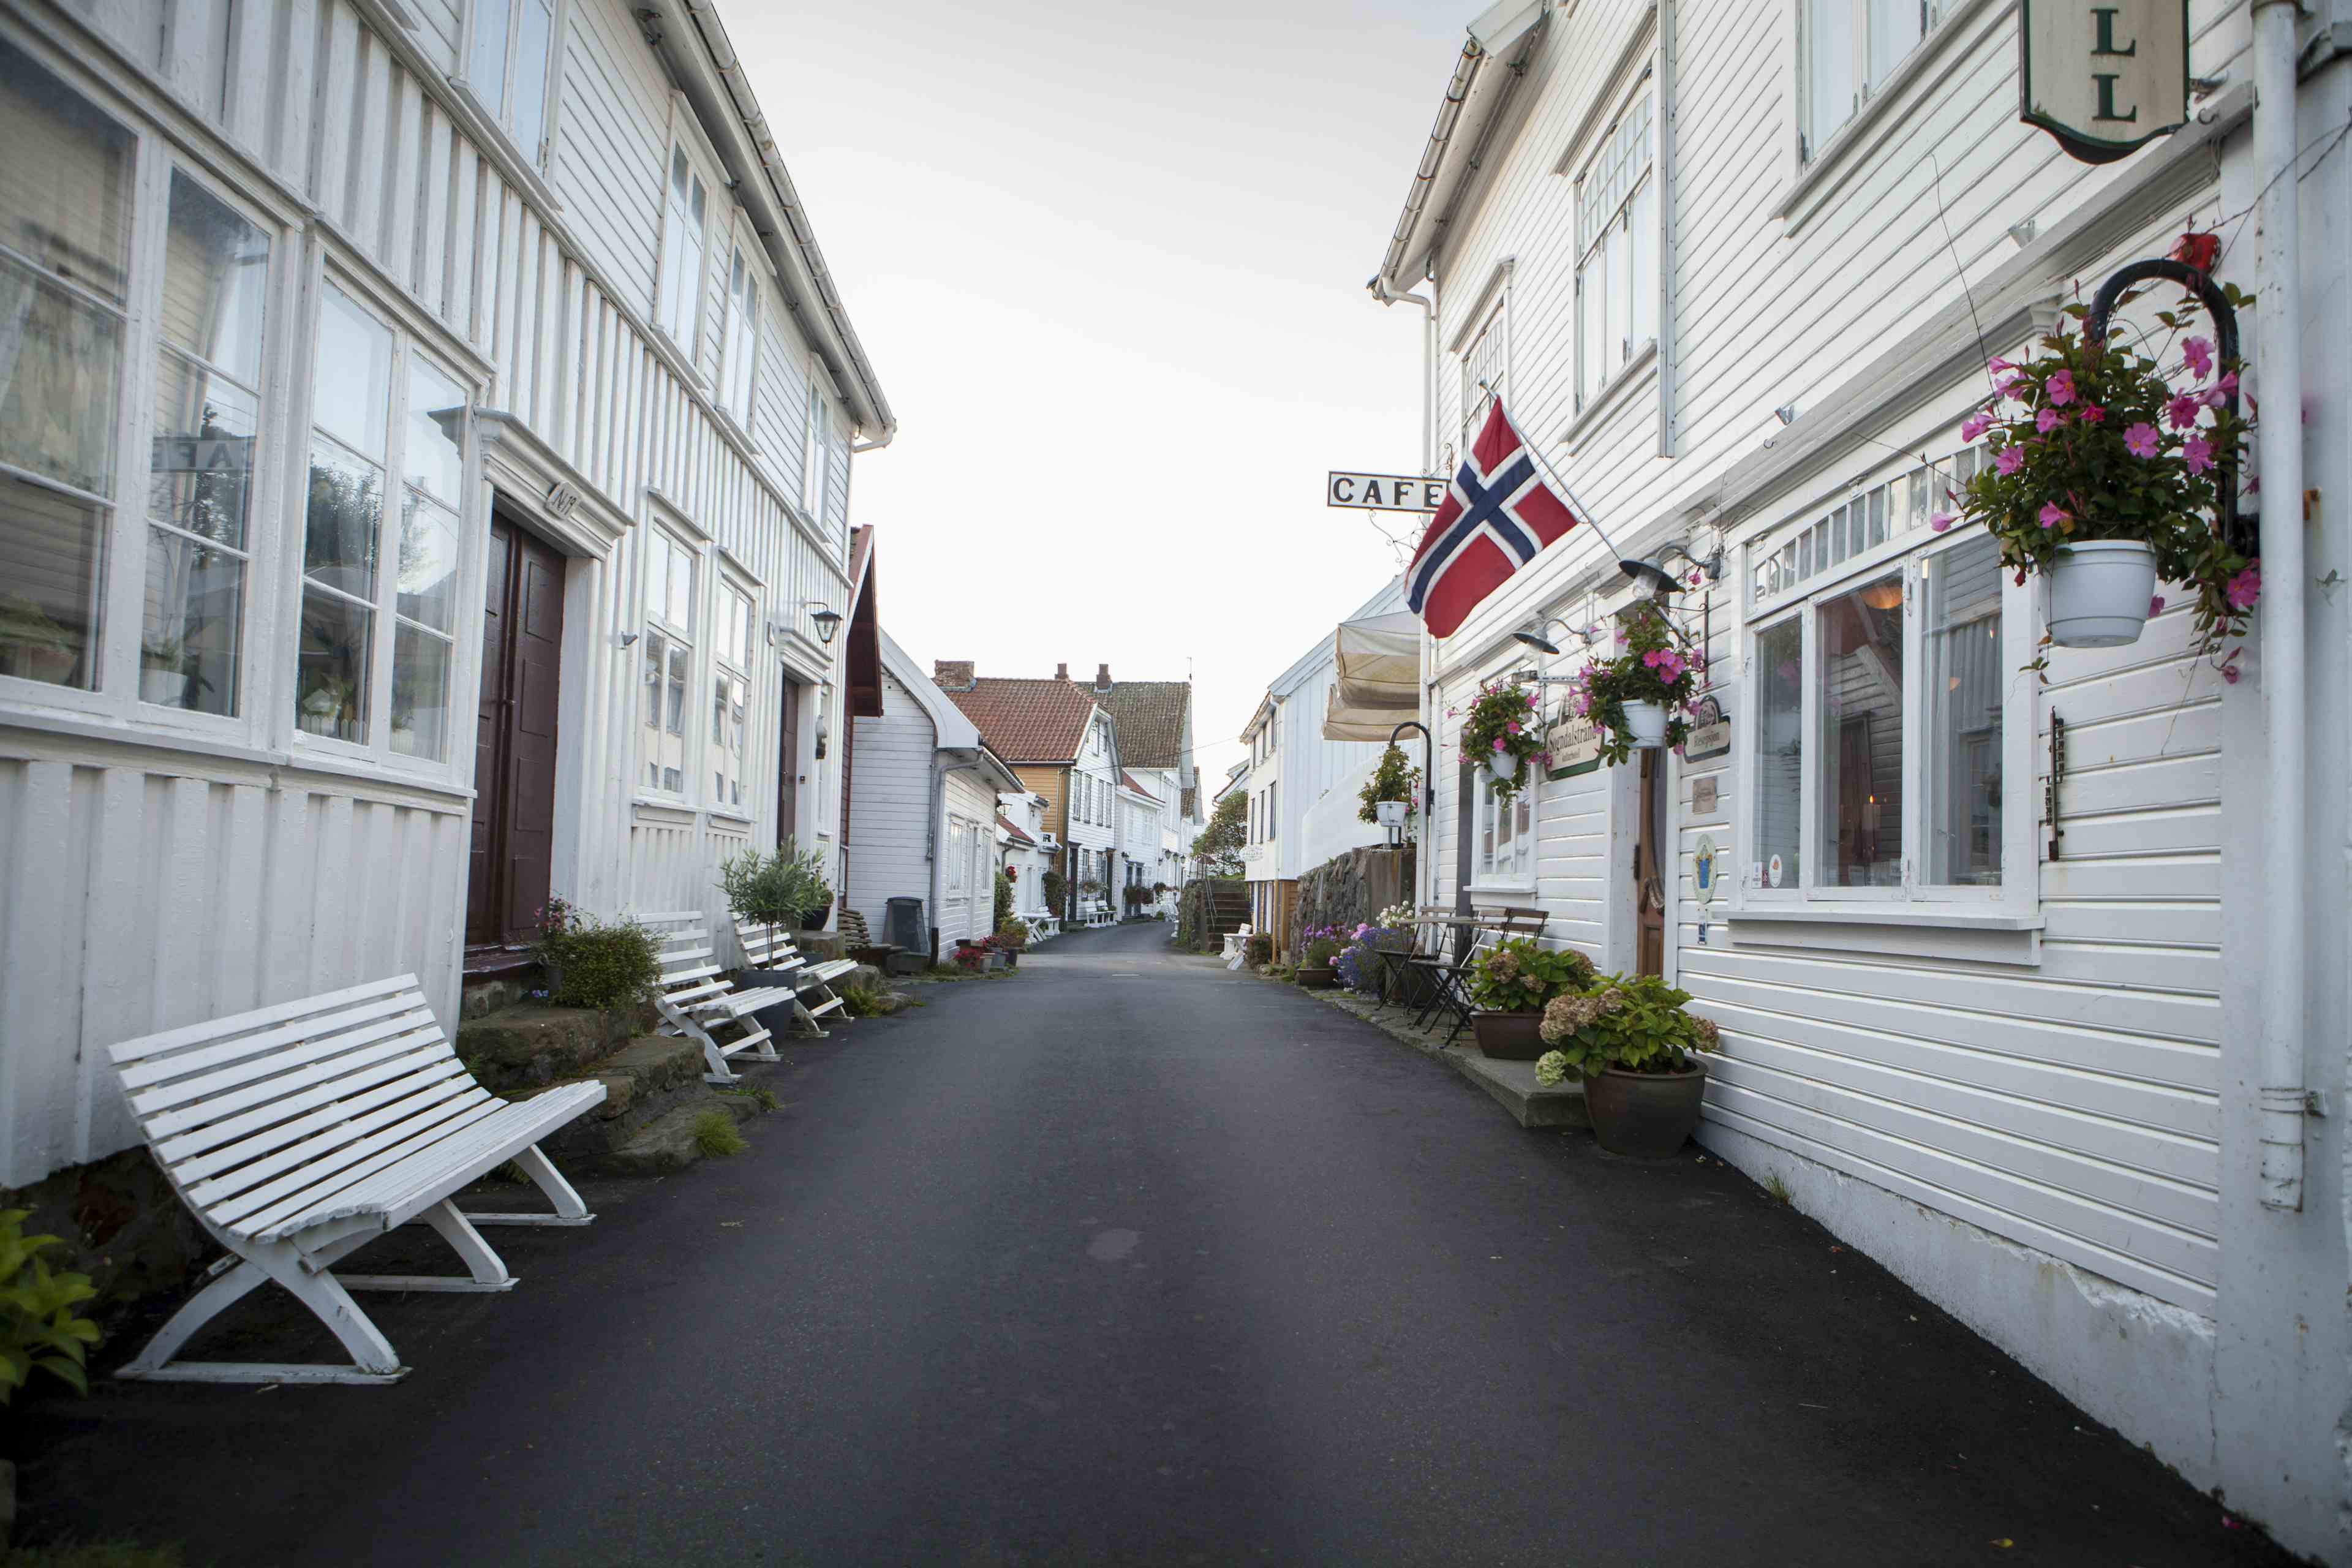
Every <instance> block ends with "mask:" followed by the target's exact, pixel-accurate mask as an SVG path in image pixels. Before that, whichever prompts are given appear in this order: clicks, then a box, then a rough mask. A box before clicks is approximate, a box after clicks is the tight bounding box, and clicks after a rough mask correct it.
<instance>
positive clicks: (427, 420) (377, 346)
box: [294, 283, 467, 762]
mask: <svg viewBox="0 0 2352 1568" xmlns="http://www.w3.org/2000/svg"><path fill="white" fill-rule="evenodd" d="M311 382H312V388H311V411H310V418H311V429H310V484H309V491H308V494H307V497H306V500H305V505H304V511H303V524H302V622H301V633H300V647H299V651H298V653H297V656H296V676H295V691H294V716H295V722H296V724H297V725H298V726H299V728H300V729H301V730H303V731H306V732H307V733H310V734H313V735H320V736H324V737H326V738H328V739H331V740H337V741H345V742H352V743H353V744H356V745H367V744H370V743H371V742H372V740H373V736H374V735H375V733H376V730H375V726H376V725H377V724H378V723H382V724H383V726H384V729H385V730H386V731H388V732H389V745H390V749H391V750H392V751H394V752H398V753H401V754H403V755H406V756H412V757H418V758H422V759H425V760H427V761H433V762H438V761H441V760H443V759H445V758H446V756H447V755H448V745H449V727H450V726H449V679H450V668H451V665H452V663H453V658H452V655H453V651H454V646H455V645H454V640H453V639H454V638H455V637H456V633H457V620H456V616H457V559H458V521H457V519H458V512H457V506H458V500H459V497H458V488H459V478H460V475H461V473H462V471H463V468H464V458H463V450H462V448H461V447H460V446H459V441H460V437H461V435H462V431H463V426H464V419H465V413H466V405H467V393H466V392H465V390H464V389H463V388H461V387H460V386H459V385H458V384H457V383H456V382H455V381H454V380H453V379H452V378H451V377H450V376H449V375H448V374H446V373H445V372H443V371H442V370H441V369H440V368H439V367H438V366H436V365H435V364H433V363H431V362H430V361H428V360H426V359H425V357H424V356H423V355H422V354H420V353H416V352H415V350H413V349H404V344H403V343H402V342H401V340H400V337H399V335H398V334H396V333H395V332H394V331H393V329H392V328H390V327H388V326H386V325H385V324H384V323H383V322H382V321H378V320H377V319H376V318H375V317H374V316H373V314H371V313H370V312H369V311H368V310H366V309H365V308H364V307H362V305H361V304H360V303H359V302H358V301H357V300H353V299H352V297H351V296H350V295H349V294H346V293H344V292H343V290H342V289H339V288H337V287H336V286H334V285H333V284H332V283H330V284H329V285H327V287H326V289H325V290H324V291H323V294H322V296H321V299H320V307H319V327H318V342H317V345H316V353H315V363H314V370H313V374H312V377H311ZM391 475H398V476H399V479H398V481H397V494H398V497H399V502H400V510H399V513H398V516H397V519H396V520H393V519H389V518H388V516H387V510H386V508H387V501H388V498H389V497H390V495H391V494H393V493H394V481H392V480H391V479H389V478H388V476H391ZM387 521H394V534H393V537H392V539H391V540H390V541H389V550H390V554H391V558H390V560H389V562H387V561H386V559H385V554H386V550H387V541H386V539H385V526H386V523H387ZM387 656H389V658H390V659H391V666H392V681H391V685H390V689H389V690H388V691H380V690H379V687H378V681H377V679H376V671H377V669H378V668H380V661H381V660H383V658H385V657H387Z"/></svg>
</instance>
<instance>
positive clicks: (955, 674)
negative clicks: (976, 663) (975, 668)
mask: <svg viewBox="0 0 2352 1568" xmlns="http://www.w3.org/2000/svg"><path fill="white" fill-rule="evenodd" d="M972 663H973V661H972V660H971V659H968V658H935V659H933V660H931V683H932V684H933V685H935V686H937V687H938V688H939V689H940V690H942V691H970V690H971V684H972V680H973V674H972Z"/></svg>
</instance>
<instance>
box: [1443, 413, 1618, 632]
mask: <svg viewBox="0 0 2352 1568" xmlns="http://www.w3.org/2000/svg"><path fill="white" fill-rule="evenodd" d="M1578 521H1579V520H1578V518H1577V516H1576V514H1575V513H1574V512H1572V511H1570V510H1568V505H1567V503H1566V502H1565V501H1563V500H1560V499H1559V497H1558V496H1557V495H1554V494H1553V493H1552V490H1551V487H1550V486H1549V485H1547V484H1545V483H1544V481H1543V479H1542V476H1541V475H1540V474H1539V473H1538V470H1537V468H1536V460H1535V458H1534V456H1533V454H1531V453H1530V452H1528V447H1527V443H1526V442H1525V441H1524V440H1522V439H1521V438H1520V437H1519V433H1518V431H1517V429H1515V428H1513V427H1512V425H1511V421H1510V419H1509V417H1508V416H1506V415H1505V414H1504V412H1503V404H1502V400H1501V399H1500V398H1496V400H1495V402H1494V405H1493V406H1492V407H1491V408H1490V409H1489V410H1488V411H1487V414H1486V427H1485V428H1483V429H1481V430H1480V431H1479V432H1478V439H1477V440H1476V441H1475V442H1474V443H1472V445H1471V447H1470V452H1469V455H1468V456H1467V457H1465V458H1463V460H1462V468H1461V469H1460V471H1459V472H1457V473H1455V475H1454V482H1453V484H1452V485H1450V486H1449V487H1447V489H1446V494H1445V504H1444V505H1443V506H1441V507H1439V508H1438V509H1437V515H1436V516H1435V517H1433V518H1431V519H1430V520H1429V531H1427V532H1426V533H1423V535H1422V536H1421V548H1420V549H1418V550H1416V551H1414V552H1413V555H1412V564H1411V565H1409V566H1407V567H1406V568H1405V603H1406V604H1407V605H1410V606H1412V612H1413V614H1415V615H1417V616H1420V617H1421V618H1422V622H1423V625H1425V626H1428V627H1429V635H1430V636H1431V637H1452V636H1453V635H1454V630H1455V628H1457V627H1459V626H1461V625H1462V623H1463V622H1464V621H1465V620H1467V619H1468V618H1469V616H1470V612H1471V611H1472V610H1475V609H1476V608H1477V607H1478V605H1479V602H1480V601H1481V600H1483V599H1485V598H1486V595H1489V594H1491V593H1493V592H1494V591H1495V590H1496V589H1497V588H1499V587H1501V586H1502V585H1503V584H1504V583H1505V582H1507V581H1508V580H1509V578H1510V575H1511V574H1513V573H1514V572H1517V570H1518V569H1519V568H1520V567H1522V566H1525V565H1526V564H1527V563H1528V562H1530V561H1533V560H1534V559H1535V558H1536V557H1537V556H1538V554H1540V553H1541V552H1542V551H1543V548H1544V546H1546V545H1548V544H1549V543H1551V542H1553V541H1554V540H1556V539H1558V538H1559V537H1560V535H1562V534H1564V533H1566V532H1567V531H1569V530H1570V529H1571V528H1574V527H1575V526H1576V525H1577V522H1578Z"/></svg>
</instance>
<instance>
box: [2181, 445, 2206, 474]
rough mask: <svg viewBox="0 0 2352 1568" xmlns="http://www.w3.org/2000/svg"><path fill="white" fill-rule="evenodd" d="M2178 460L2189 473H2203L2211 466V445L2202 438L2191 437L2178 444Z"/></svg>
mask: <svg viewBox="0 0 2352 1568" xmlns="http://www.w3.org/2000/svg"><path fill="white" fill-rule="evenodd" d="M2180 460H2181V462H2182V463H2183V464H2184V465H2186V466H2187V468H2188V469H2189V472H2190V473H2192V474H2201V473H2203V472H2204V471H2205V470H2206V469H2208V468H2211V467H2212V466H2213V443H2212V442H2210V441H2208V440H2207V439H2205V437H2202V436H2191V437H2189V439H2188V440H2186V441H2184V442H2182V443H2181V444H2180Z"/></svg>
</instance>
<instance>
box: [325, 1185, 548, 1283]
mask: <svg viewBox="0 0 2352 1568" xmlns="http://www.w3.org/2000/svg"><path fill="white" fill-rule="evenodd" d="M424 1218H425V1224H427V1225H429V1226H432V1227H433V1228H434V1229H435V1230H436V1231H438V1232H440V1234H441V1239H442V1240H444V1241H446V1242H447V1243H448V1244H449V1246H450V1248H451V1250H453V1251H455V1252H456V1253H457V1256H458V1257H459V1258H461V1259H463V1260H464V1262H465V1265H466V1268H467V1278H465V1279H458V1278H457V1276H456V1275H453V1274H346V1275H343V1276H342V1277H341V1278H342V1282H343V1288H344V1289H348V1290H511V1289H514V1288H515V1283H516V1280H515V1277H514V1276H513V1275H511V1274H509V1273H508V1272H507V1266H506V1264H505V1262H504V1261H503V1260H502V1259H500V1258H499V1255H498V1254H497V1253H495V1252H493V1251H491V1250H490V1244H489V1243H488V1242H487V1241H484V1240H483V1239H482V1233H481V1232H480V1231H478V1230H476V1229H475V1228H474V1227H473V1226H471V1225H468V1224H467V1222H466V1216H465V1215H463V1214H461V1213H459V1212H458V1209H457V1205H456V1204H454V1203H451V1202H450V1201H449V1200H448V1199H446V1198H444V1199H442V1200H441V1201H440V1202H439V1203H437V1204H435V1205H433V1206H432V1207H431V1208H429V1209H426V1210H425V1215H424Z"/></svg>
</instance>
